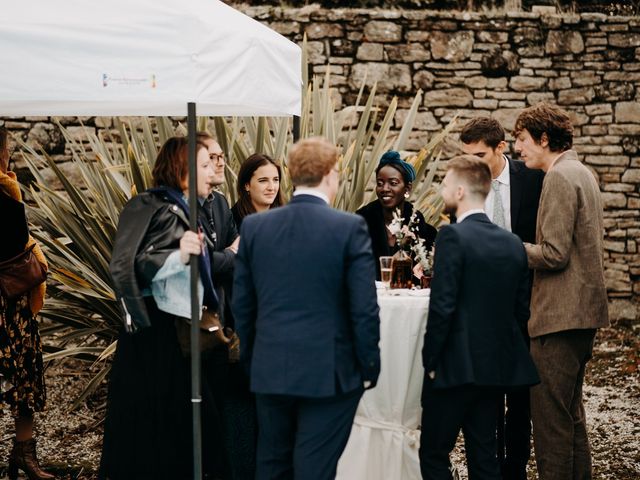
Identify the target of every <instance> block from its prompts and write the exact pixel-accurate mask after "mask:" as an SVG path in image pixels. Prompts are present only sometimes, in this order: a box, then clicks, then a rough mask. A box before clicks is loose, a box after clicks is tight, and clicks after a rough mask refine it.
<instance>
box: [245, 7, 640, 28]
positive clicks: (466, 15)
mask: <svg viewBox="0 0 640 480" xmlns="http://www.w3.org/2000/svg"><path fill="white" fill-rule="evenodd" d="M233 7H234V8H236V9H238V10H239V11H241V12H244V13H246V14H249V15H250V16H256V17H263V16H264V15H269V14H271V15H272V16H274V17H278V18H289V19H293V18H292V17H295V18H304V17H308V16H311V17H312V18H316V19H317V18H321V17H323V16H325V15H329V14H331V16H332V17H333V18H335V17H336V16H337V15H338V14H339V13H340V12H345V14H349V15H353V14H356V15H359V16H360V15H361V16H369V17H371V18H372V20H382V19H390V20H391V19H393V18H413V17H416V16H423V15H428V16H429V17H432V18H443V19H455V20H460V21H474V20H479V19H494V18H505V19H526V20H535V19H541V18H555V19H564V18H567V17H574V18H579V19H581V20H583V21H590V22H602V23H625V22H628V21H630V20H636V21H637V20H638V19H640V16H637V15H636V16H633V15H629V16H621V15H605V14H604V13H554V14H548V13H541V12H506V11H503V12H500V11H482V12H472V11H459V10H447V11H443V10H431V9H411V10H400V9H384V8H333V9H330V8H323V7H321V6H320V5H319V4H311V5H307V6H305V7H280V6H275V5H266V6H252V5H247V4H236V5H233Z"/></svg>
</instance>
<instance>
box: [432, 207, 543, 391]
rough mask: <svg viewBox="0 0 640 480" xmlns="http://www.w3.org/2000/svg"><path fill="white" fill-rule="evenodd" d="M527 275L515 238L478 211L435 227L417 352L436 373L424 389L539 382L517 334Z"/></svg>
mask: <svg viewBox="0 0 640 480" xmlns="http://www.w3.org/2000/svg"><path fill="white" fill-rule="evenodd" d="M528 277H529V270H528V267H527V257H526V254H525V250H524V246H523V244H522V242H521V241H520V239H519V238H518V237H516V236H515V235H514V234H512V233H509V232H507V231H506V230H504V229H502V228H500V227H498V226H497V225H494V224H493V223H491V221H490V220H489V218H488V217H487V216H486V215H485V214H482V213H481V214H475V215H471V216H469V217H468V218H467V219H465V220H464V221H463V222H462V223H458V224H454V225H447V226H445V227H443V228H442V229H441V230H440V233H439V234H438V237H437V239H436V253H435V258H434V272H433V281H432V283H431V300H430V304H429V320H428V322H427V333H426V335H425V343H424V349H423V352H422V355H423V363H424V367H425V371H426V372H430V371H434V370H435V372H436V376H435V380H429V379H428V378H427V379H425V382H426V383H425V388H451V387H457V386H461V385H475V386H493V387H504V388H510V387H519V386H527V385H533V384H536V383H538V382H539V379H538V375H537V372H536V370H535V367H534V365H533V361H532V360H531V357H530V356H529V352H528V349H527V346H526V343H525V340H524V337H523V335H522V332H521V326H522V325H523V324H526V322H527V320H528V318H529V283H528Z"/></svg>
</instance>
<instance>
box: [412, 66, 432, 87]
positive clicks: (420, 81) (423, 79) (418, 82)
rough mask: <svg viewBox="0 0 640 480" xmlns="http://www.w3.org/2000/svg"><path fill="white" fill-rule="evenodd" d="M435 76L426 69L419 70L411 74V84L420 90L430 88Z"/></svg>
mask: <svg viewBox="0 0 640 480" xmlns="http://www.w3.org/2000/svg"><path fill="white" fill-rule="evenodd" d="M435 78H436V77H435V76H434V75H433V73H431V72H430V71H428V70H420V71H419V72H417V73H416V74H415V75H414V76H413V84H414V85H415V86H416V87H417V88H421V89H422V90H431V88H432V87H433V83H434V81H435Z"/></svg>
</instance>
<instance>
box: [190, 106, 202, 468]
mask: <svg viewBox="0 0 640 480" xmlns="http://www.w3.org/2000/svg"><path fill="white" fill-rule="evenodd" d="M187 130H188V142H189V143H188V146H189V224H190V225H189V228H190V229H191V230H192V231H193V232H197V231H198V187H197V185H198V183H197V176H198V170H197V165H196V104H195V103H193V102H190V103H188V104H187ZM189 265H190V266H191V407H192V413H193V478H194V480H201V479H202V431H201V421H200V418H201V404H202V397H201V396H200V370H201V369H200V349H199V348H198V345H199V344H200V329H199V323H200V300H199V298H198V277H199V272H198V257H197V256H196V255H191V261H190V262H189Z"/></svg>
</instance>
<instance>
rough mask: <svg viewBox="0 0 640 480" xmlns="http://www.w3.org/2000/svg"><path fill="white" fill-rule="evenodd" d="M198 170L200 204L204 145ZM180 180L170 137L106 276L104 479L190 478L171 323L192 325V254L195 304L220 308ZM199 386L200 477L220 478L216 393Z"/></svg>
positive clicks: (206, 176)
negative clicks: (108, 338) (119, 314)
mask: <svg viewBox="0 0 640 480" xmlns="http://www.w3.org/2000/svg"><path fill="white" fill-rule="evenodd" d="M196 162H197V168H198V196H199V197H201V198H206V197H207V195H209V193H210V192H211V186H210V185H209V182H210V180H211V177H212V176H213V166H212V162H211V161H210V159H209V155H208V153H207V149H206V147H205V146H204V145H202V144H198V152H197V157H196ZM187 177H188V168H187V140H186V139H185V138H171V139H169V140H168V141H167V142H166V143H165V144H164V145H163V147H162V149H161V150H160V153H159V154H158V158H157V160H156V163H155V166H154V169H153V179H154V184H155V187H156V188H153V189H151V190H148V191H147V192H144V193H142V194H140V195H137V196H136V197H134V198H132V199H131V200H130V201H129V203H127V205H126V206H125V208H124V210H123V211H122V213H121V216H120V221H119V224H118V231H117V234H116V239H115V242H114V250H113V255H112V260H111V265H110V269H111V275H112V277H113V281H114V289H115V291H116V294H117V296H118V299H119V302H121V304H122V305H123V307H124V310H125V312H124V313H125V315H124V317H125V328H124V329H123V331H122V333H121V334H120V336H119V339H118V346H117V350H116V353H115V358H114V361H113V366H112V370H111V377H110V382H109V394H108V401H107V415H106V419H105V427H104V444H103V449H102V459H101V465H100V472H99V478H101V479H109V480H130V479H136V480H151V479H176V480H180V479H187V478H193V473H192V471H193V469H192V463H193V462H192V458H193V456H192V435H191V425H192V420H191V418H192V417H191V401H190V370H189V361H188V359H187V358H186V357H185V355H184V354H183V352H182V351H181V349H180V347H179V343H178V336H177V333H176V325H178V323H177V322H184V321H185V319H187V318H190V293H189V292H190V288H189V277H190V274H189V267H188V265H187V263H188V262H189V258H190V255H199V257H198V259H199V265H200V283H201V287H200V288H199V293H200V298H201V304H202V305H203V306H206V307H208V308H217V307H218V305H217V297H216V294H215V292H214V290H213V285H212V282H211V276H210V270H209V269H208V268H207V267H206V265H207V262H209V258H208V256H209V255H210V253H209V252H208V250H207V249H206V248H203V246H204V245H205V242H204V240H203V237H202V234H196V233H195V232H192V231H190V230H189V220H188V211H189V210H188V207H187V204H186V196H187V193H188V192H187V185H188V178H187ZM220 348H222V349H226V347H225V346H222V347H220ZM218 353H222V354H225V355H226V352H217V353H216V354H218ZM201 380H202V428H201V431H202V451H203V472H204V474H205V478H215V479H227V478H229V465H228V454H227V451H226V447H225V445H224V442H223V438H224V434H223V423H222V418H221V415H220V413H219V412H220V406H219V405H218V404H217V398H218V396H217V395H214V390H213V389H214V388H217V385H214V384H213V383H214V381H213V379H212V376H210V375H208V374H207V372H203V375H202V377H201ZM222 383H224V380H223V381H222Z"/></svg>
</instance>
